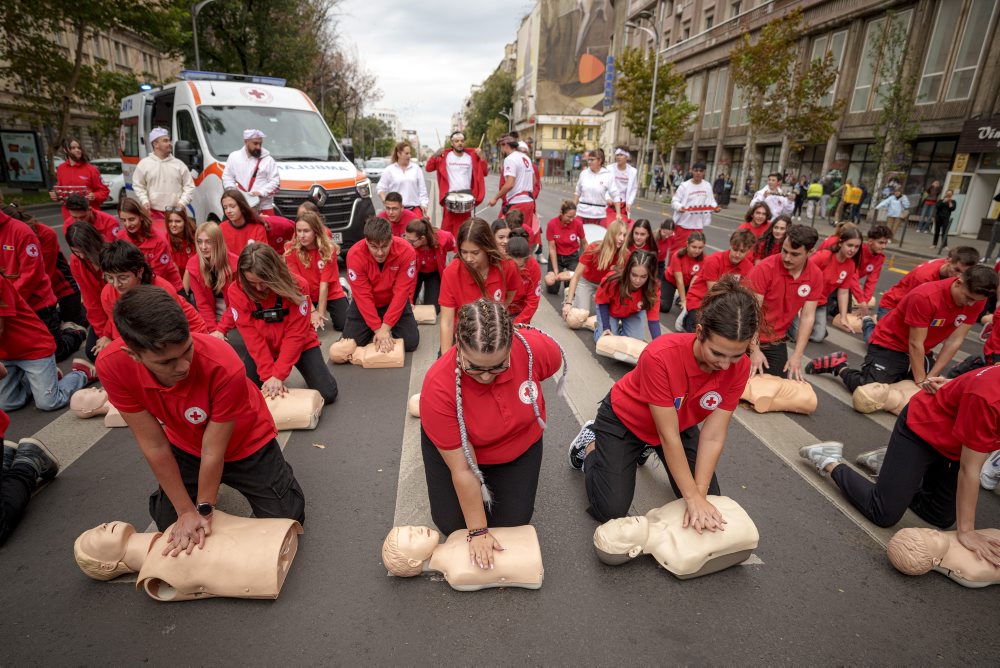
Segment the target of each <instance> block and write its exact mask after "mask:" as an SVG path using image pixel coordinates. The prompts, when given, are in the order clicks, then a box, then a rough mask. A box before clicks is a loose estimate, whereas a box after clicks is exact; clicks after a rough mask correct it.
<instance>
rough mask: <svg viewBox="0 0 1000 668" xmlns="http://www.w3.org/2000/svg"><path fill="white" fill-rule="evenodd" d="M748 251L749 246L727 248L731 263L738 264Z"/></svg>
mask: <svg viewBox="0 0 1000 668" xmlns="http://www.w3.org/2000/svg"><path fill="white" fill-rule="evenodd" d="M749 252H750V249H749V248H742V247H741V248H730V249H729V262H730V263H732V264H739V263H740V262H742V261H743V258H745V257H746V256H747V253H749Z"/></svg>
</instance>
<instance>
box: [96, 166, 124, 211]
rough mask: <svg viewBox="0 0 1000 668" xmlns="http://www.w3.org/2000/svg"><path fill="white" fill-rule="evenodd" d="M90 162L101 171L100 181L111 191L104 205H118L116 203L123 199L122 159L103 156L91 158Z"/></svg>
mask: <svg viewBox="0 0 1000 668" xmlns="http://www.w3.org/2000/svg"><path fill="white" fill-rule="evenodd" d="M90 164H92V165H93V166H94V167H97V171H99V172H100V173H101V181H104V185H106V186H107V187H108V191H109V192H110V193H111V194H110V195H108V199H107V200H105V202H104V206H118V203H119V202H121V201H122V200H123V199H125V196H126V195H125V176H124V174H122V161H121V160H120V159H119V158H104V159H100V160H91V161H90Z"/></svg>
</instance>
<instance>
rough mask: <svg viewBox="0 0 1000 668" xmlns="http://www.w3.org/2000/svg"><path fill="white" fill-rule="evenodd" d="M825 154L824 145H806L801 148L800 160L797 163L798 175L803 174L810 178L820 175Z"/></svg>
mask: <svg viewBox="0 0 1000 668" xmlns="http://www.w3.org/2000/svg"><path fill="white" fill-rule="evenodd" d="M825 155H826V146H823V145H816V146H806V147H805V148H804V149H803V150H802V160H801V162H800V164H799V176H805V177H806V178H808V179H810V180H812V179H813V178H819V177H820V176H822V174H821V172H822V171H823V156H825Z"/></svg>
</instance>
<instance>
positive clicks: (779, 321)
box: [747, 255, 823, 343]
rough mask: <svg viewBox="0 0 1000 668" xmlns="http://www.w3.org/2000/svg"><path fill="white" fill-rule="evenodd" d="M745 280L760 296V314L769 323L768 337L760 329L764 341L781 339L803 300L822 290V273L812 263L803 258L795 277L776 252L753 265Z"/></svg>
mask: <svg viewBox="0 0 1000 668" xmlns="http://www.w3.org/2000/svg"><path fill="white" fill-rule="evenodd" d="M747 282H748V283H749V284H750V289H752V290H753V291H754V292H756V293H757V294H759V295H761V296H763V297H764V317H765V318H767V323H768V324H769V325H770V326H771V330H772V331H771V334H770V336H765V334H764V333H763V332H762V333H761V337H760V340H761V341H762V342H764V343H773V342H775V341H781V340H782V339H784V338H785V333H786V332H788V327H789V325H791V324H792V320H794V319H795V316H796V315H798V312H799V309H801V308H802V305H803V304H805V303H806V302H807V301H816V300H818V299H819V295H820V293H821V292H822V290H823V272H822V271H820V270H819V268H818V267H816V266H815V265H814V264H813V263H812V262H809V261H806V266H805V267H803V268H802V273H801V274H799V277H798V278H792V275H791V274H790V273H788V270H787V269H785V265H784V264H783V263H782V262H781V256H780V255H772V256H770V257H768V258H765V259H763V260H761V261H760V263H759V264H757V266H756V267H754V268H753V270H751V271H750V274H749V275H748V276H747Z"/></svg>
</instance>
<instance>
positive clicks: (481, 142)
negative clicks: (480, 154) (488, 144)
mask: <svg viewBox="0 0 1000 668" xmlns="http://www.w3.org/2000/svg"><path fill="white" fill-rule="evenodd" d="M484 139H486V133H485V132H484V133H483V136H482V137H480V138H479V149H480V150H482V148H483V140H484Z"/></svg>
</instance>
